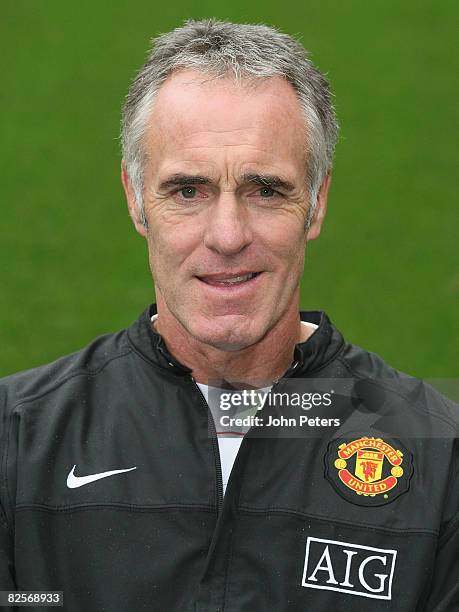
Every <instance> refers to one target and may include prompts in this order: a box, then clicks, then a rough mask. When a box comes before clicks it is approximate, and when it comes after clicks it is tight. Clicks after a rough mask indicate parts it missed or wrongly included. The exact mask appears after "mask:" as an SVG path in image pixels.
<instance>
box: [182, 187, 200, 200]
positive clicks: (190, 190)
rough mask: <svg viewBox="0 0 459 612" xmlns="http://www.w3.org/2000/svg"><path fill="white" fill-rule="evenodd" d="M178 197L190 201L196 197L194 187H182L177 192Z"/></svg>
mask: <svg viewBox="0 0 459 612" xmlns="http://www.w3.org/2000/svg"><path fill="white" fill-rule="evenodd" d="M179 193H180V195H181V196H182V197H183V198H185V200H190V199H191V198H194V197H196V193H197V190H196V187H182V189H180V190H179Z"/></svg>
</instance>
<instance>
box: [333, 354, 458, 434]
mask: <svg viewBox="0 0 459 612" xmlns="http://www.w3.org/2000/svg"><path fill="white" fill-rule="evenodd" d="M338 359H339V361H340V362H341V363H342V364H343V366H344V367H345V368H346V369H347V370H348V372H350V373H351V374H352V375H354V376H355V377H356V378H359V379H360V380H367V381H370V382H371V383H373V384H374V385H376V386H378V387H381V388H382V389H384V390H386V391H390V392H391V393H394V394H395V395H398V396H399V397H401V398H403V399H404V400H406V401H407V402H408V403H409V404H410V405H411V406H413V407H414V408H418V409H420V410H422V411H423V412H424V413H425V414H427V415H429V416H431V417H435V418H436V419H438V420H439V421H442V422H443V423H445V424H446V425H448V426H449V427H451V429H452V430H453V432H455V433H457V426H456V424H455V423H454V421H450V420H449V419H448V418H446V417H444V416H443V415H441V414H437V413H436V412H429V411H427V410H423V409H422V408H421V407H417V406H415V404H414V403H413V401H412V400H411V399H409V398H408V397H406V396H405V395H403V394H402V393H400V392H399V391H397V390H394V389H391V388H387V387H386V386H385V385H383V384H382V383H381V382H380V381H379V380H377V379H375V378H371V377H369V376H364V375H363V374H360V373H359V372H356V371H355V370H354V369H353V368H352V367H351V366H350V365H349V364H348V363H346V361H345V359H344V358H343V357H342V356H339V357H338ZM415 380H419V381H420V382H421V383H422V384H425V383H424V382H423V381H422V380H421V379H415Z"/></svg>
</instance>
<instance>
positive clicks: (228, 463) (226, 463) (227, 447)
mask: <svg viewBox="0 0 459 612" xmlns="http://www.w3.org/2000/svg"><path fill="white" fill-rule="evenodd" d="M301 323H302V324H303V325H305V326H306V327H309V328H311V329H313V330H314V331H315V330H316V329H317V327H318V326H317V325H315V323H309V321H301ZM196 384H197V385H198V387H199V388H200V389H201V391H202V394H203V395H204V397H205V399H206V402H207V403H208V404H209V389H213V391H214V392H215V393H218V392H219V391H220V390H219V389H217V388H216V387H209V385H204V384H203V383H196ZM270 390H271V387H264V388H263V389H259V390H258V391H259V392H265V393H268V392H269V391H270ZM211 412H212V413H213V412H214V411H213V410H212V407H211ZM214 420H215V419H214ZM243 438H244V436H243V435H242V434H240V435H228V433H226V432H221V433H219V432H218V428H217V440H218V449H219V451H220V463H221V466H222V479H223V495H224V494H225V491H226V486H227V484H228V480H229V477H230V474H231V470H232V469H233V465H234V461H235V460H236V456H237V454H238V452H239V447H240V446H241V442H242V440H243Z"/></svg>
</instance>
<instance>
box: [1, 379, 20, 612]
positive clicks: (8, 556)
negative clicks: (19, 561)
mask: <svg viewBox="0 0 459 612" xmlns="http://www.w3.org/2000/svg"><path fill="white" fill-rule="evenodd" d="M5 396H6V394H3V392H2V388H0V591H14V590H16V585H15V579H14V575H15V572H14V544H13V542H14V538H13V534H12V531H11V528H10V526H9V524H8V520H7V518H6V512H5V505H4V499H3V498H4V492H5V490H4V486H5V474H4V472H3V470H4V469H5V468H4V466H5V463H6V461H5V459H6V453H7V449H6V438H7V436H6V431H7V421H8V419H7V411H6V397H5ZM12 609H13V608H9V607H8V608H7V607H2V608H1V610H2V612H3V611H5V612H7V610H12Z"/></svg>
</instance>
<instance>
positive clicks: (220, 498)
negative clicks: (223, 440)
mask: <svg viewBox="0 0 459 612" xmlns="http://www.w3.org/2000/svg"><path fill="white" fill-rule="evenodd" d="M297 366H298V361H295V363H294V364H293V366H292V367H291V368H290V369H289V371H288V373H286V374H287V375H286V376H283V377H281V378H279V379H278V380H276V382H275V383H274V384H273V385H272V387H271V390H270V391H269V394H271V393H272V392H273V391H274V389H276V388H277V387H278V386H279V384H280V382H281V381H282V379H283V378H290V377H291V376H293V375H294V374H295V370H296V368H297ZM190 380H191V382H192V383H193V385H194V387H195V388H196V391H197V392H198V394H199V398H200V400H201V404H202V406H203V407H205V410H206V412H207V416H208V419H209V424H210V430H211V433H212V448H213V451H214V458H215V471H216V474H217V514H220V511H221V509H222V507H223V476H222V464H221V460H220V450H219V447H218V438H217V429H216V427H215V422H214V417H213V416H212V412H211V410H210V408H209V404H208V403H207V402H206V398H205V397H204V395H203V393H202V391H201V389H200V388H199V387H198V385H197V383H196V381H195V379H194V378H193V376H191V375H190ZM254 427H255V426H252V427H251V428H250V429H249V431H248V432H247V433H246V436H247V435H248V434H249V433H250V431H251V430H252V429H253V428H254ZM244 437H245V436H244ZM242 442H244V440H243V441H242ZM238 455H239V453H238ZM237 459H238V458H237V457H236V461H237ZM230 478H231V477H230Z"/></svg>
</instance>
